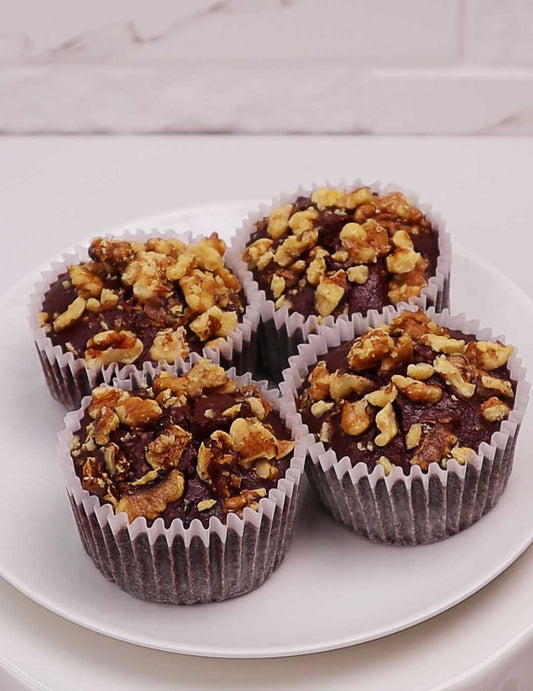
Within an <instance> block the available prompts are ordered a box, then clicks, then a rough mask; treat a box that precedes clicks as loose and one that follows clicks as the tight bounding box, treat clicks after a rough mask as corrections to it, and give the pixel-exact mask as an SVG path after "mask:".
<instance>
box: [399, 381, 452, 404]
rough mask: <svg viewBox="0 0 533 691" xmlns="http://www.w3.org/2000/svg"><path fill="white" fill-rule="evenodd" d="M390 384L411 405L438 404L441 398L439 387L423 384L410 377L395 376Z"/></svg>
mask: <svg viewBox="0 0 533 691" xmlns="http://www.w3.org/2000/svg"><path fill="white" fill-rule="evenodd" d="M392 382H393V383H394V385H395V386H396V387H397V388H398V389H399V390H400V391H401V392H402V393H403V394H404V395H405V396H407V398H408V399H409V400H410V401H413V403H438V402H439V401H440V399H441V398H442V389H441V388H440V387H439V386H432V385H431V384H424V382H421V381H418V380H416V379H411V377H402V376H401V375H400V374H395V375H394V376H393V377H392Z"/></svg>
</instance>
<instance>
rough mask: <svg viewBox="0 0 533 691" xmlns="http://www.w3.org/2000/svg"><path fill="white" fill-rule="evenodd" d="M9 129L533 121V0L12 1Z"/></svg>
mask: <svg viewBox="0 0 533 691" xmlns="http://www.w3.org/2000/svg"><path fill="white" fill-rule="evenodd" d="M0 132H4V133H37V132H67V133H70V132H116V133H126V132H157V133H168V132H302V133H307V132H332V133H350V132H354V133H360V132H372V133H465V134H472V133H482V134H488V133H494V134H507V133H522V134H523V133H532V132H533V0H507V1H505V0H173V1H172V0H151V1H150V2H147V0H112V1H111V2H109V1H108V0H92V2H80V1H79V0H46V2H43V1H39V0H17V1H16V2H9V1H8V0H5V1H4V2H2V3H0Z"/></svg>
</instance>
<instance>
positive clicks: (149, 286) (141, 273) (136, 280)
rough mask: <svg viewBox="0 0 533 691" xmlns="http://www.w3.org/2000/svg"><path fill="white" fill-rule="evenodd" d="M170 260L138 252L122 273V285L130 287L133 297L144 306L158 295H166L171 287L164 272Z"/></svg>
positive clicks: (151, 253)
mask: <svg viewBox="0 0 533 691" xmlns="http://www.w3.org/2000/svg"><path fill="white" fill-rule="evenodd" d="M170 262H172V260H171V259H169V258H168V257H166V256H165V255H162V254H157V253H156V252H140V253H139V254H137V255H136V257H135V259H134V260H133V261H131V262H130V263H129V264H128V265H127V267H126V268H125V269H124V271H123V272H122V277H121V278H122V283H124V285H126V286H131V287H132V290H133V295H134V296H135V298H136V299H137V300H138V301H139V302H140V303H141V304H145V303H146V302H148V300H151V299H152V298H154V297H157V296H158V295H167V294H169V293H170V292H171V287H170V286H169V284H168V283H167V281H166V276H165V271H166V269H167V268H168V265H169V263H170Z"/></svg>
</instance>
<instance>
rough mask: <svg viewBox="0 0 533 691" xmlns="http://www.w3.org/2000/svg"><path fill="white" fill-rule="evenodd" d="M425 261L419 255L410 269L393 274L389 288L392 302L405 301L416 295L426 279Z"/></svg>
mask: <svg viewBox="0 0 533 691" xmlns="http://www.w3.org/2000/svg"><path fill="white" fill-rule="evenodd" d="M426 268H427V261H426V260H425V259H424V257H422V256H420V257H419V258H418V260H417V262H416V265H415V267H414V268H413V269H412V271H408V272H407V273H397V274H394V275H393V278H392V279H391V282H390V288H389V292H388V295H389V299H390V301H391V302H392V303H393V304H395V305H396V304H398V303H399V302H407V301H408V300H409V298H412V297H418V296H419V295H420V293H421V291H422V288H423V287H424V286H425V285H426V284H427V281H426Z"/></svg>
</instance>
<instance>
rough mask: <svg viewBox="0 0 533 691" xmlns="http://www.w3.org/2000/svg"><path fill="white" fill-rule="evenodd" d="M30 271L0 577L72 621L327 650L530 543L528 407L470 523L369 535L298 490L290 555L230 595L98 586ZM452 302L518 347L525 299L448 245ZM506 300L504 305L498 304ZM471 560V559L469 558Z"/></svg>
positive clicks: (11, 391) (11, 341) (447, 594)
mask: <svg viewBox="0 0 533 691" xmlns="http://www.w3.org/2000/svg"><path fill="white" fill-rule="evenodd" d="M255 206H257V204H256V203H255V204H250V202H248V203H246V204H243V203H236V204H230V205H220V206H216V207H207V208H197V209H192V210H191V209H190V210H185V211H183V212H175V213H172V214H169V215H165V216H160V217H158V218H151V219H145V220H143V221H140V222H136V223H133V224H130V227H132V226H133V227H158V228H160V229H165V228H169V227H173V228H174V229H176V230H186V229H188V228H190V229H192V230H193V231H196V232H199V231H202V232H206V230H207V231H210V230H211V229H217V230H219V232H220V233H221V235H222V236H224V237H226V238H227V237H229V235H230V233H231V232H232V229H233V228H235V227H236V226H237V225H238V222H239V220H240V219H241V218H242V217H243V216H244V215H245V210H246V209H247V208H248V209H249V208H254V207H255ZM37 277H38V276H37V275H32V276H30V277H28V278H26V279H24V280H22V281H21V282H20V283H19V284H18V285H17V286H15V288H13V289H12V290H11V291H10V292H9V293H8V294H6V295H4V297H3V298H2V299H1V300H0V309H1V311H2V314H3V315H4V328H3V329H2V332H1V333H0V344H1V348H2V352H3V354H4V362H5V371H4V385H3V390H4V394H3V396H2V397H1V398H0V434H1V436H2V439H3V443H4V452H3V457H4V462H3V466H2V491H1V501H0V521H1V525H2V528H3V531H2V533H3V535H2V540H1V541H0V574H1V575H2V576H3V577H4V578H5V579H6V580H7V581H9V582H10V583H11V584H12V585H14V586H15V587H16V588H18V589H19V590H20V591H22V592H23V593H25V594H26V595H27V596H28V597H30V598H32V599H33V600H35V601H36V602H38V603H39V604H41V605H43V606H44V607H46V608H48V609H50V610H52V611H53V612H56V613H57V614H59V615H61V616H63V617H65V618H67V619H70V620H72V621H74V622H76V623H78V624H80V625H82V626H85V627H88V628H90V629H93V630H95V631H98V632H100V633H103V634H106V635H108V636H112V637H115V638H118V639H121V640H124V641H129V642H131V643H136V644H139V645H145V646H149V647H153V648H159V649H162V650H168V651H174V652H180V653H189V654H194V655H207V656H217V657H272V656H283V655H297V654H302V653H313V652H318V651H322V650H330V649H333V648H340V647H343V646H348V645H352V644H355V643H362V642H363V641H369V640H371V639H373V638H378V637H381V636H385V635H387V634H390V633H393V632H395V631H399V630H401V629H404V628H407V627H409V626H412V625H413V624H416V623H418V622H421V621H423V620H424V619H428V618H429V617H432V616H434V615H436V614H438V613H439V612H442V611H443V610H445V609H448V608H449V607H452V606H453V605H455V604H456V603H458V602H460V601H461V600H463V599H465V598H466V597H468V596H469V595H471V594H472V593H474V592H476V591H477V590H479V589H480V588H482V587H483V586H484V585H486V584H487V583H488V582H489V581H491V580H492V579H493V578H495V577H496V576H497V575H498V574H499V573H501V572H502V571H503V570H504V569H505V568H506V567H507V566H509V565H510V564H511V563H512V562H513V561H514V560H515V559H516V558H517V557H518V556H519V555H520V554H521V553H522V552H523V551H524V550H525V549H526V548H527V547H528V545H529V544H530V543H531V542H532V540H533V513H532V512H531V496H533V473H531V472H530V467H529V464H528V458H527V454H526V449H527V448H531V446H532V445H533V424H531V414H530V413H528V414H527V416H526V420H525V422H524V425H523V427H522V431H521V435H520V438H519V441H518V445H517V449H516V464H515V468H514V471H513V474H512V476H511V479H510V481H509V485H508V488H507V490H506V492H505V493H504V495H503V496H502V498H501V500H500V502H499V503H498V505H497V506H496V507H495V508H494V509H493V511H491V512H490V513H489V514H488V515H487V516H485V517H484V518H483V519H482V520H481V521H480V522H479V523H477V524H476V525H474V526H473V527H471V528H470V529H468V530H466V531H465V532H463V533H460V534H459V535H456V536H455V537H452V538H450V539H448V540H445V541H444V542H441V543H437V544H433V545H428V546H423V547H389V546H382V545H376V544H372V543H371V542H368V541H366V540H364V539H363V538H360V537H357V536H356V535H354V534H353V533H350V532H348V531H347V530H346V529H344V528H343V527H341V526H340V525H338V524H336V523H335V522H334V521H333V520H332V519H331V518H329V517H328V516H327V515H326V514H325V513H324V511H323V510H322V509H321V508H320V506H319V505H318V503H317V500H316V498H315V496H314V495H313V494H312V492H311V491H310V490H309V489H308V488H307V485H305V486H304V492H303V497H302V507H301V511H300V515H299V519H298V522H297V526H296V531H295V536H294V540H293V543H292V545H291V548H290V550H289V553H288V555H287V557H286V559H285V561H284V562H283V563H282V565H281V566H280V568H279V569H278V570H277V571H276V572H275V573H274V574H273V575H272V577H271V578H270V579H269V580H268V581H267V583H265V585H263V586H262V587H261V588H259V589H258V590H256V591H255V592H253V593H250V594H248V595H246V596H244V597H241V598H238V599H236V600H230V601H227V602H223V603H217V604H210V605H196V606H193V607H176V606H172V605H156V604H150V603H146V602H142V601H141V600H136V599H135V598H133V597H130V596H129V595H127V594H126V593H124V592H122V591H121V590H120V589H119V588H118V587H116V586H115V585H113V584H112V583H110V582H108V581H107V580H106V579H105V578H104V577H103V576H102V575H101V574H100V573H99V572H98V571H97V569H96V568H95V567H94V566H93V564H92V562H91V560H90V559H89V557H88V556H87V555H86V554H85V553H84V551H83V549H82V547H81V544H80V542H79V538H78V534H77V531H76V528H75V524H74V520H73V518H72V515H71V512H70V507H69V504H68V501H67V497H66V494H65V491H64V489H63V482H62V477H61V473H60V469H59V464H58V463H57V461H56V452H55V444H56V432H57V431H58V430H59V429H60V428H61V426H62V416H63V411H62V409H61V407H60V406H59V405H58V404H57V403H55V402H54V401H52V399H51V398H50V397H49V394H48V392H47V390H46V387H45V385H44V383H43V377H42V374H41V372H40V368H39V364H38V360H37V356H36V354H35V352H34V348H33V344H32V343H31V340H30V336H29V331H28V328H27V324H26V304H27V300H28V295H29V293H30V292H31V286H32V284H33V282H34V281H35V280H36V279H37ZM452 305H453V308H454V311H455V312H461V311H465V312H466V313H467V315H468V316H469V317H471V318H472V317H477V318H479V319H480V321H481V323H482V324H483V325H491V326H492V327H493V331H494V333H496V334H498V333H505V334H507V338H508V341H509V342H510V343H515V344H517V345H519V346H520V351H521V355H522V357H523V358H524V359H525V360H526V364H527V363H528V362H529V361H531V352H532V350H533V342H532V340H531V338H530V336H529V334H528V333H527V328H526V325H527V324H529V323H531V319H532V318H533V304H532V303H531V302H530V301H529V299H528V298H527V297H526V296H525V295H524V294H523V293H522V292H521V291H520V290H519V289H518V288H517V287H516V286H515V285H514V284H513V283H512V282H511V281H509V280H508V279H507V278H506V277H505V276H503V275H502V274H500V273H499V272H498V271H497V270H495V269H494V268H493V267H491V266H489V265H486V264H484V263H482V262H480V261H479V260H476V259H475V258H474V257H472V256H469V255H467V254H466V253H464V252H462V251H461V250H460V249H456V251H455V254H454V262H453V280H452ZM510 305H512V306H513V308H512V309H510V308H509V306H510ZM466 555H468V558H466Z"/></svg>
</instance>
